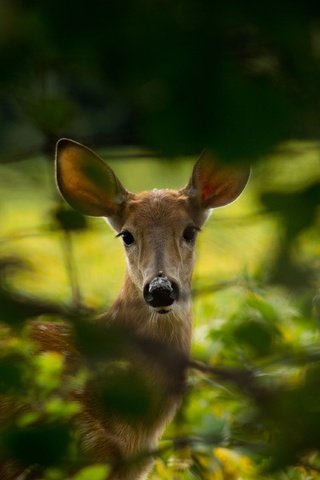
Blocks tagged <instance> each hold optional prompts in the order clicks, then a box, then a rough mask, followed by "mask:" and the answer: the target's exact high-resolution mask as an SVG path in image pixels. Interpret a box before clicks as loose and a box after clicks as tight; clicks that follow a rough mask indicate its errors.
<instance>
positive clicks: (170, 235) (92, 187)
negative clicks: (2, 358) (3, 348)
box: [32, 138, 250, 480]
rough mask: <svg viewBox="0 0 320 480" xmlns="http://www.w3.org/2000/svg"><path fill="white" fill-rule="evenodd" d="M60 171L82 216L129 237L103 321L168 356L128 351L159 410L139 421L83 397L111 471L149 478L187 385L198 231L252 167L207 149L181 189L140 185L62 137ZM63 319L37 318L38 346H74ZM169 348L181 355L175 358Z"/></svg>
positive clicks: (92, 450) (96, 445)
mask: <svg viewBox="0 0 320 480" xmlns="http://www.w3.org/2000/svg"><path fill="white" fill-rule="evenodd" d="M55 171H56V183H57V187H58V190H59V192H60V194H61V196H62V197H63V199H64V200H65V201H66V202H67V203H68V204H69V205H70V206H71V207H72V208H74V209H75V210H77V211H78V212H80V213H81V214H83V215H86V216H90V217H101V218H103V219H105V220H106V221H107V223H108V224H109V226H110V227H111V228H112V229H113V230H114V231H115V233H116V236H117V237H118V238H120V239H121V240H122V243H123V247H124V252H125V257H126V265H127V268H126V273H125V278H124V282H123V286H122V288H121V290H120V293H119V295H118V297H117V298H116V300H115V302H114V303H113V305H112V306H111V307H110V308H109V310H108V311H107V312H106V313H104V314H102V315H100V316H99V320H98V321H99V324H100V325H104V326H106V327H112V326H116V327H124V328H128V329H129V330H128V331H129V332H131V334H132V335H133V337H134V338H139V339H147V341H148V342H149V343H148V345H149V347H150V345H151V350H152V349H153V348H154V349H155V350H157V349H158V350H160V351H161V355H162V357H161V355H160V357H161V358H162V360H163V357H165V359H166V361H164V362H163V361H162V360H161V359H160V360H159V361H158V357H157V355H156V356H155V357H154V358H151V359H150V356H149V357H148V355H147V354H146V353H145V351H143V348H142V351H141V352H139V351H138V350H139V349H138V348H137V345H136V346H135V347H134V348H128V351H127V352H126V359H127V361H128V362H129V363H130V364H131V366H132V365H133V368H134V369H137V370H138V371H141V372H142V375H143V376H144V378H146V379H147V382H148V384H150V385H152V387H153V388H154V390H153V391H154V392H155V393H154V399H153V401H152V408H151V413H150V412H148V414H146V415H145V417H144V416H143V415H142V416H140V417H139V418H138V420H137V421H130V419H129V420H128V419H127V418H121V415H115V414H110V415H108V414H107V413H106V412H103V414H102V413H101V411H96V403H95V400H94V398H92V396H90V395H89V396H88V392H85V393H84V394H83V395H82V396H81V395H80V397H79V402H80V403H81V404H82V411H81V413H80V414H79V419H78V422H79V425H80V427H79V428H80V430H81V434H82V437H83V448H84V450H85V451H86V452H89V454H90V455H92V456H93V457H94V458H95V459H96V460H97V461H100V462H107V463H108V464H109V465H111V473H110V476H109V477H108V478H109V480H143V479H145V478H147V476H148V473H149V472H150V470H151V469H152V465H153V462H154V460H153V458H152V455H143V453H144V452H152V451H154V450H155V449H156V448H157V445H158V442H159V439H160V438H161V436H162V434H163V432H164V429H165V427H166V426H167V424H168V423H169V422H170V421H171V420H172V419H173V417H174V415H175V413H176V411H177V409H178V408H179V405H180V403H181V400H182V397H183V392H184V388H185V385H186V368H185V367H183V368H182V369H177V368H175V365H174V363H175V358H183V359H188V358H189V357H190V349H191V339H192V295H191V293H192V292H191V285H192V273H193V268H194V261H195V243H196V237H197V235H198V233H199V232H200V230H201V229H202V227H203V226H204V224H205V223H206V221H207V220H208V218H209V216H210V213H211V211H212V209H214V208H218V207H223V206H225V205H227V204H230V203H231V202H233V201H234V200H235V199H236V198H237V197H238V196H239V195H240V194H241V192H242V191H243V190H244V188H245V186H246V184H247V182H248V178H249V175H250V169H249V167H243V166H241V168H240V167H238V166H237V167H235V166H226V165H223V164H221V163H219V162H217V161H216V160H215V159H214V157H213V155H212V154H211V153H210V152H208V151H204V152H203V153H202V154H201V155H200V158H199V159H198V160H197V161H196V163H195V165H194V167H193V171H192V174H191V177H190V180H189V182H188V183H187V185H186V186H184V187H183V188H181V189H179V190H174V189H154V190H150V191H144V192H140V193H132V192H130V191H128V190H127V189H126V188H125V187H124V186H123V185H122V183H121V182H120V180H119V179H118V177H117V176H116V174H115V173H114V172H113V170H112V169H111V168H110V167H109V166H108V165H107V164H106V163H105V162H104V160H103V159H102V158H101V157H100V156H98V155H97V154H96V153H95V152H94V151H92V150H91V149H89V148H88V147H86V146H84V145H82V144H80V143H78V142H76V141H74V140H71V139H67V138H62V139H60V140H59V141H58V143H57V146H56V158H55ZM63 328H64V327H59V328H58V327H57V325H55V326H53V325H50V324H46V325H43V324H41V323H39V324H35V325H34V328H33V335H32V336H33V339H34V341H35V342H37V343H38V344H39V345H40V348H43V349H44V350H48V349H49V350H50V349H52V350H55V349H56V350H60V351H64V352H65V351H66V352H67V355H68V351H69V350H70V351H73V346H72V345H71V343H72V338H71V336H70V343H69V336H68V335H69V334H68V331H65V330H63ZM142 345H145V344H144V343H143V342H142ZM149 349H150V348H149ZM171 351H174V352H176V353H177V354H178V357H172V358H171V357H170V352H171ZM70 356H72V355H71V354H70ZM184 365H186V364H184ZM139 456H140V457H141V458H140V459H139ZM132 459H136V461H131V460H132Z"/></svg>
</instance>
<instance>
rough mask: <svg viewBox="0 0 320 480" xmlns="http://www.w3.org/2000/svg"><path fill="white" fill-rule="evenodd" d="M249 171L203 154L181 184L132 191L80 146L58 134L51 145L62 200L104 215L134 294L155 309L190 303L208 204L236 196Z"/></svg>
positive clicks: (226, 201) (161, 310)
mask: <svg viewBox="0 0 320 480" xmlns="http://www.w3.org/2000/svg"><path fill="white" fill-rule="evenodd" d="M249 173H250V171H249V169H248V168H245V169H237V168H233V167H226V166H222V165H219V164H218V163H217V162H216V161H214V160H213V158H212V156H211V155H210V154H209V153H207V152H204V153H202V155H201V156H200V158H199V159H198V161H197V162H196V164H195V166H194V168H193V172H192V175H191V178H190V181H189V183H188V184H187V185H186V186H185V187H184V188H182V189H180V190H168V189H164V190H152V191H147V192H142V193H137V194H134V193H131V192H129V191H127V190H126V189H125V188H124V187H123V185H122V184H121V182H120V181H119V179H118V178H117V177H116V175H115V174H114V173H113V171H112V170H111V168H110V167H108V165H106V164H105V163H104V161H103V160H102V159H101V158H100V157H99V156H97V155H96V154H95V153H94V152H93V151H91V150H90V149H88V148H87V147H85V146H83V145H81V144H79V143H77V142H74V141H72V140H68V139H61V140H60V141H59V142H58V144H57V150H56V178H57V184H58V187H59V190H60V192H61V194H62V196H63V198H64V199H65V200H66V201H67V202H68V203H69V204H70V205H71V206H72V207H74V208H75V209H76V210H78V211H80V212H81V213H83V214H84V215H89V216H94V217H105V218H106V219H107V220H108V223H109V224H110V225H111V227H112V228H113V229H114V230H115V231H116V232H117V237H121V239H122V241H123V245H124V249H125V254H126V259H127V266H128V276H129V278H130V280H131V282H132V284H133V285H134V287H135V288H136V291H137V295H138V296H139V298H140V299H141V301H142V302H144V304H145V306H146V307H148V308H149V309H152V310H153V311H155V312H157V313H159V314H167V313H169V312H170V311H172V310H175V309H178V308H181V306H183V305H185V304H186V303H188V302H189V299H190V292H191V277H192V271H193V263H194V245H195V241H196V237H197V233H198V232H199V230H200V229H201V227H202V226H203V224H204V223H205V221H206V220H207V218H208V216H209V214H210V211H211V209H213V208H216V207H221V206H223V205H227V204H229V203H230V202H232V201H233V200H235V199H236V198H237V197H238V196H239V195H240V193H241V192H242V190H243V189H244V187H245V185H246V183H247V181H248V178H249Z"/></svg>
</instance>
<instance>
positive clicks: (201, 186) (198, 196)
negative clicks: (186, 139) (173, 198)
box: [186, 151, 250, 209]
mask: <svg viewBox="0 0 320 480" xmlns="http://www.w3.org/2000/svg"><path fill="white" fill-rule="evenodd" d="M249 176H250V168H249V167H247V168H242V169H240V168H236V167H233V166H232V167H229V166H223V165H221V164H218V163H217V161H216V160H214V158H213V157H212V155H211V154H210V153H208V152H206V151H204V152H202V154H201V155H200V158H199V159H198V161H197V162H196V164H195V166H194V168H193V172H192V176H191V179H190V181H189V183H188V185H187V187H186V191H187V193H188V195H189V197H190V198H191V199H192V200H196V201H197V203H198V204H199V205H200V207H202V208H205V209H208V208H214V207H222V206H223V205H227V204H228V203H231V202H233V200H235V199H236V198H237V197H238V196H239V195H240V193H241V192H242V190H243V189H244V187H245V186H246V184H247V181H248V179H249Z"/></svg>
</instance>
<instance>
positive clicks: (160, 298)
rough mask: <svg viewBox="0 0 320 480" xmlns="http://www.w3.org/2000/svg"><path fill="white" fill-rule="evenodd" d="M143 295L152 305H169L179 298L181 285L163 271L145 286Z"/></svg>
mask: <svg viewBox="0 0 320 480" xmlns="http://www.w3.org/2000/svg"><path fill="white" fill-rule="evenodd" d="M143 297H144V299H145V301H146V302H147V304H148V305H150V306H151V307H154V308H164V307H169V306H170V305H172V304H173V302H174V301H176V300H178V297H179V287H178V285H177V284H176V283H175V282H173V281H171V280H169V278H168V277H166V276H165V275H163V273H162V272H159V275H158V276H157V277H154V278H153V279H152V280H151V281H150V282H149V283H146V285H145V286H144V288H143Z"/></svg>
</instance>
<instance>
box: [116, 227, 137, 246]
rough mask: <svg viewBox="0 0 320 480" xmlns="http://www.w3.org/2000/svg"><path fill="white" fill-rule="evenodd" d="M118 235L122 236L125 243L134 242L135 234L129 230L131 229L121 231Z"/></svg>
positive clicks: (130, 243)
mask: <svg viewBox="0 0 320 480" xmlns="http://www.w3.org/2000/svg"><path fill="white" fill-rule="evenodd" d="M117 237H122V240H123V243H124V244H125V245H132V244H133V243H134V236H133V235H132V233H130V232H129V230H123V232H120V233H119V234H118V235H117Z"/></svg>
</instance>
